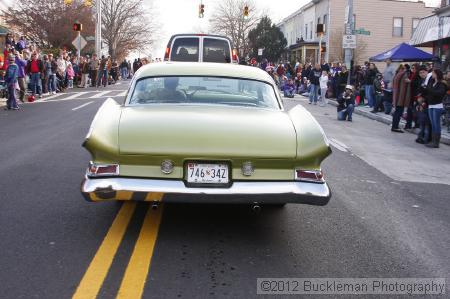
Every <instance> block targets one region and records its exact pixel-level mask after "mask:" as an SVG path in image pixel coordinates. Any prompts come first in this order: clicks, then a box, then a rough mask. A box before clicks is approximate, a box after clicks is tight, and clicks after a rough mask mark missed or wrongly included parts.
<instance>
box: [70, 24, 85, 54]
mask: <svg viewBox="0 0 450 299" xmlns="http://www.w3.org/2000/svg"><path fill="white" fill-rule="evenodd" d="M86 44H87V41H86V40H85V39H84V38H83V37H82V36H81V33H80V31H78V36H77V37H76V38H75V39H74V40H73V42H72V45H73V46H74V47H75V48H77V50H78V54H77V55H78V59H80V56H81V50H82V49H83V48H84V47H86Z"/></svg>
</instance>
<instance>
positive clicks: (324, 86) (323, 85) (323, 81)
mask: <svg viewBox="0 0 450 299" xmlns="http://www.w3.org/2000/svg"><path fill="white" fill-rule="evenodd" d="M319 84H320V104H319V105H320V106H322V107H325V106H326V105H327V104H328V101H327V99H326V95H327V90H328V73H327V71H322V75H321V76H320V78H319Z"/></svg>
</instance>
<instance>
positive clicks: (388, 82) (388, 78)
mask: <svg viewBox="0 0 450 299" xmlns="http://www.w3.org/2000/svg"><path fill="white" fill-rule="evenodd" d="M394 76H395V66H394V65H393V64H392V60H391V59H389V58H388V59H386V68H385V69H384V72H383V80H384V86H386V88H387V89H391V88H392V80H393V79H394Z"/></svg>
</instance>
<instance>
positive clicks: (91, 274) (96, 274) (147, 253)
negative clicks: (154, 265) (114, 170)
mask: <svg viewBox="0 0 450 299" xmlns="http://www.w3.org/2000/svg"><path fill="white" fill-rule="evenodd" d="M135 209H136V203H135V202H125V203H124V204H123V205H122V207H121V209H120V211H119V213H118V214H117V216H116V218H115V219H114V221H113V223H112V225H111V227H110V228H109V231H108V233H107V234H106V236H105V238H104V240H103V242H102V244H101V245H100V247H99V249H98V250H97V253H96V254H95V256H94V258H93V259H92V261H91V263H90V265H89V267H88V269H87V271H86V273H85V274H84V276H83V278H82V279H81V282H80V284H79V285H78V288H77V290H76V291H75V294H74V295H73V297H72V298H73V299H90V298H92V299H94V298H96V297H97V294H98V292H99V291H100V288H101V287H102V284H103V282H104V280H105V278H106V275H107V274H108V271H109V268H110V267H111V264H112V262H113V259H114V256H115V255H116V253H117V249H118V248H119V246H120V243H121V242H122V239H123V236H124V235H125V232H126V230H127V227H128V224H129V223H130V220H131V218H132V217H133V214H134V211H135ZM162 210H163V208H162V206H160V207H159V208H158V209H157V210H153V209H151V208H150V207H149V208H148V210H147V213H146V215H145V218H144V222H143V224H142V228H141V231H140V233H139V237H138V239H137V241H136V244H135V247H134V250H133V253H132V255H131V258H130V261H129V263H128V266H127V269H126V271H125V275H124V277H123V279H122V283H121V285H120V288H119V292H118V295H117V298H119V299H121V298H127V299H128V298H141V297H142V293H143V291H144V285H145V281H146V279H147V275H148V271H149V268H150V262H151V258H152V255H153V249H154V247H155V243H156V238H157V236H158V229H159V224H160V222H161V215H162Z"/></svg>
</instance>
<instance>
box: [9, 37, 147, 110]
mask: <svg viewBox="0 0 450 299" xmlns="http://www.w3.org/2000/svg"><path fill="white" fill-rule="evenodd" d="M148 62H149V61H148V60H147V59H136V60H135V61H134V62H133V63H131V61H127V60H123V61H122V62H120V63H119V62H117V61H116V60H115V59H113V58H111V57H110V56H101V57H97V55H96V54H93V55H85V56H81V57H78V56H77V55H75V54H73V53H71V52H69V51H66V50H65V49H61V50H59V53H58V55H57V56H55V55H54V54H53V53H52V52H46V51H42V50H40V49H39V48H38V47H36V46H35V45H34V44H32V43H30V42H28V41H27V40H26V38H25V37H20V38H19V39H18V40H17V41H15V39H14V36H13V34H10V33H9V34H7V36H6V39H5V48H4V49H3V59H2V56H1V55H0V98H2V97H6V98H7V105H6V107H5V109H7V110H19V109H20V107H19V105H18V101H17V100H16V96H18V100H19V101H20V102H22V103H24V102H25V101H29V102H32V101H35V99H36V97H38V98H42V97H46V96H49V95H53V94H57V93H63V92H66V91H67V90H69V89H73V88H87V87H89V86H91V87H100V86H107V85H108V84H115V83H116V82H117V81H118V80H119V79H120V78H122V79H128V78H131V76H132V74H133V73H134V72H135V71H137V70H138V69H139V68H140V67H141V66H142V65H143V64H146V63H148Z"/></svg>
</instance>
